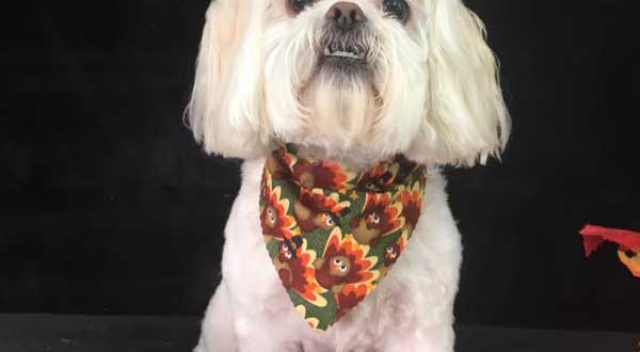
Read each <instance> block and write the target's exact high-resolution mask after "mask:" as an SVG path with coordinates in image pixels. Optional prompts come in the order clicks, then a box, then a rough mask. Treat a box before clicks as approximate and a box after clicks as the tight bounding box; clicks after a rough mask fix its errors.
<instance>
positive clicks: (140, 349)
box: [0, 315, 640, 352]
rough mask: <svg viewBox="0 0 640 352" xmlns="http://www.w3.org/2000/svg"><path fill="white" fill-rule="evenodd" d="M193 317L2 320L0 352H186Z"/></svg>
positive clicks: (552, 333)
mask: <svg viewBox="0 0 640 352" xmlns="http://www.w3.org/2000/svg"><path fill="white" fill-rule="evenodd" d="M456 333H457V340H456V341H457V342H456V351H457V352H503V351H504V352H533V351H536V352H540V351H545V352H556V351H557V352H569V351H580V352H612V351H615V352H637V351H638V349H639V346H638V342H639V341H640V333H639V334H630V333H615V332H594V331H592V332H586V331H582V332H580V331H559V330H527V329H504V328H479V327H472V326H459V327H457V328H456ZM198 334H199V320H198V319H197V318H195V317H161V316H145V317H139V316H122V317H104V316H62V315H57V316H55V315H54V316H52V315H0V352H34V351H48V352H63V351H64V352H102V351H104V352H107V351H108V352H112V351H119V352H156V351H157V352H174V351H175V352H179V351H180V352H186V351H190V350H191V349H193V347H195V345H196V344H197V341H198Z"/></svg>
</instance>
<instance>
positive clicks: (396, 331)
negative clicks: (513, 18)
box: [187, 0, 510, 352]
mask: <svg viewBox="0 0 640 352" xmlns="http://www.w3.org/2000/svg"><path fill="white" fill-rule="evenodd" d="M187 114H188V118H189V122H190V126H191V128H192V129H193V132H194V135H195V137H196V139H197V140H198V141H200V142H201V143H202V144H203V146H204V148H205V150H206V151H207V152H210V153H216V154H220V155H223V156H226V157H236V158H242V159H244V160H245V162H244V165H243V168H242V187H241V189H240V193H239V195H238V197H237V199H236V201H235V203H234V206H233V209H232V211H231V215H230V218H229V220H228V223H227V226H226V229H225V239H226V242H225V246H224V252H223V260H222V277H223V279H222V283H221V284H220V286H219V287H218V289H217V291H216V293H215V295H214V296H213V298H212V299H211V301H210V303H209V307H208V309H207V312H206V316H205V318H204V321H203V324H202V335H201V338H200V341H199V344H198V346H197V347H196V351H197V352H233V351H242V352H271V351H278V352H281V351H323V352H324V351H337V352H351V351H353V352H356V351H363V352H364V351H371V352H399V351H401V352H411V351H452V350H453V346H454V332H453V329H452V324H453V320H454V318H453V304H454V299H455V295H456V292H457V287H458V276H459V268H460V263H461V257H462V247H461V241H460V235H459V232H458V230H457V228H456V224H455V221H454V219H453V218H452V215H451V212H450V210H449V207H448V204H447V196H446V193H445V180H444V179H443V177H442V176H440V175H439V173H438V166H441V165H447V164H449V165H462V166H471V165H474V164H476V163H477V162H484V160H485V159H486V157H488V156H494V157H497V156H499V153H500V152H501V151H502V150H503V148H504V146H505V144H506V141H507V139H508V135H509V130H510V119H509V116H508V113H507V110H506V107H505V104H504V101H503V98H502V93H501V90H500V86H499V82H498V79H497V65H496V60H495V57H494V55H493V53H492V51H491V50H490V49H489V48H488V46H487V44H486V43H485V40H484V27H483V24H482V22H481V21H480V20H479V19H478V18H477V17H476V15H475V14H473V13H472V12H471V11H470V10H469V9H468V8H466V7H465V6H464V5H463V4H462V2H461V0H343V1H340V0H215V1H213V3H212V4H211V5H210V7H209V10H208V12H207V23H206V26H205V28H204V33H203V37H202V43H201V48H200V54H199V58H198V62H197V72H196V78H195V84H194V89H193V96H192V100H191V102H190V104H189V107H188V110H187ZM284 144H286V145H289V146H293V148H295V150H296V153H295V155H294V156H293V157H294V158H295V157H300V158H301V160H305V159H304V158H309V159H308V160H312V162H313V160H315V162H321V163H322V162H335V163H339V164H340V165H343V166H344V167H345V168H347V169H349V170H352V171H354V172H356V173H357V172H361V171H365V170H369V169H370V168H372V167H375V166H376V165H379V164H380V163H381V162H385V161H389V160H393V158H394V156H396V155H402V156H404V157H406V159H408V160H411V161H414V162H416V163H418V164H420V165H426V166H428V170H429V171H428V175H427V177H426V185H423V187H422V188H421V193H420V194H421V195H423V198H422V206H421V211H419V212H418V214H419V218H418V219H417V224H415V229H413V235H412V236H411V235H410V234H409V236H411V241H410V242H409V243H408V244H407V245H406V248H405V249H404V250H403V254H402V257H400V258H399V259H398V261H397V265H395V266H394V268H393V270H390V271H388V273H385V274H387V275H386V277H385V278H384V280H380V282H379V284H378V285H377V288H376V289H375V290H374V291H373V290H372V292H371V294H369V295H368V296H366V298H364V299H362V300H361V302H360V303H359V304H357V306H355V307H353V309H351V310H350V311H349V312H348V313H347V314H345V315H344V316H343V317H342V319H340V321H338V322H335V324H333V323H331V324H329V325H332V327H331V328H330V329H329V328H328V326H327V329H326V330H327V331H326V332H317V331H314V329H312V328H310V327H309V326H310V325H311V326H312V327H313V326H314V325H315V326H316V327H317V326H318V321H317V320H314V319H311V318H308V319H306V321H305V319H303V317H305V314H306V313H305V312H304V311H302V312H301V309H300V307H297V306H296V307H294V304H292V302H291V300H290V295H288V294H287V291H286V290H285V289H284V288H283V287H282V286H283V283H284V282H285V281H284V280H285V279H283V277H282V276H280V277H279V275H278V274H279V272H278V271H276V270H274V263H278V260H277V258H275V259H274V258H272V257H270V256H269V253H268V252H267V250H266V249H265V241H264V238H263V237H265V236H264V235H266V234H265V233H264V224H262V225H263V226H262V227H261V219H262V218H261V217H262V216H264V211H265V210H264V206H261V205H260V204H261V203H260V199H261V197H264V191H263V190H262V188H263V187H265V185H264V182H265V181H264V176H263V173H264V172H265V171H264V170H265V164H266V163H267V161H266V160H267V159H266V158H268V157H269V155H270V154H271V152H272V151H273V150H277V149H278V146H281V145H284ZM281 166H282V165H280V166H278V167H281ZM267 169H268V167H267ZM271 171H274V170H273V169H272V170H271ZM261 182H262V184H261ZM294 182H298V183H300V182H302V183H305V182H306V181H300V179H298V180H296V181H294ZM401 187H404V186H401ZM402 189H404V188H402ZM354 199H355V198H354ZM327 219H329V218H327ZM369 220H370V219H367V221H369ZM373 220H376V219H375V218H373ZM327 221H329V222H330V220H327ZM363 221H364V220H363ZM404 224H405V225H406V224H409V222H408V220H407V221H405V222H404ZM331 225H333V223H331ZM300 226H302V225H300ZM352 226H353V225H352ZM354 231H355V230H354ZM403 231H404V230H403ZM294 232H295V231H294ZM332 234H333V233H332ZM398 236H400V235H398ZM402 236H404V232H403V235H402ZM269 238H271V237H269ZM349 238H350V237H349ZM407 238H408V237H407ZM305 241H306V240H305ZM293 242H295V241H292V240H291V238H289V241H288V242H287V241H284V240H283V239H281V242H277V243H280V244H281V245H282V244H284V243H286V244H288V245H289V247H294V249H295V248H298V249H300V248H301V246H302V249H304V248H307V247H306V246H308V243H306V242H303V241H301V240H300V241H297V243H295V246H294V244H293ZM367 243H368V242H367ZM403 243H406V242H403ZM367 248H368V247H367ZM279 249H280V247H279ZM286 249H287V247H286V246H285V250H286ZM285 254H287V255H288V258H291V252H286V251H285ZM294 255H295V253H294ZM313 255H315V256H317V257H318V258H320V257H322V255H323V254H322V253H317V252H316V253H314V254H313ZM320 259H322V258H320ZM316 262H317V259H316ZM320 263H322V262H320ZM336 263H338V264H340V263H339V261H336ZM280 264H281V266H283V265H284V264H283V263H281V262H280ZM334 264H335V263H334ZM371 264H375V261H371ZM380 265H381V264H380ZM315 267H316V268H319V267H320V266H318V264H317V263H316V265H315ZM332 268H333V267H332ZM342 268H343V269H344V265H343V266H342ZM338 269H339V267H338ZM318 270H320V269H318ZM332 270H333V269H332ZM312 271H313V270H312ZM381 271H382V269H380V270H378V271H376V275H378V276H380V277H383V276H384V275H382V273H381ZM375 283H377V281H376V282H375ZM368 285H370V286H367V287H369V288H371V287H373V286H371V283H369V284H368ZM342 288H344V285H341V286H339V289H342ZM319 289H322V288H321V287H320V288H319ZM339 289H338V290H336V289H335V287H332V288H331V290H329V289H327V290H324V291H318V292H321V293H322V292H324V293H323V294H325V296H323V297H329V298H330V297H332V296H331V295H333V294H334V293H336V292H339ZM336 294H337V293H336ZM318 297H319V296H316V298H318ZM292 299H293V298H292ZM320 300H322V301H323V302H322V303H318V306H322V305H323V304H324V305H325V306H326V302H325V301H326V299H324V298H320ZM300 313H302V314H303V315H302V316H301V315H300ZM307 313H308V312H307Z"/></svg>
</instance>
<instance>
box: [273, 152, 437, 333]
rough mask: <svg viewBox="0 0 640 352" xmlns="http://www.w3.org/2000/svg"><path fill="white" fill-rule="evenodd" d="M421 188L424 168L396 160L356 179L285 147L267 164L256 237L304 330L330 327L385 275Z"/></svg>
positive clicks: (418, 204) (407, 231) (409, 228)
mask: <svg viewBox="0 0 640 352" xmlns="http://www.w3.org/2000/svg"><path fill="white" fill-rule="evenodd" d="M425 182H426V170H425V167H424V166H421V165H418V164H416V163H413V162H411V161H408V160H407V159H405V158H404V157H402V156H397V157H395V159H394V160H393V161H388V162H382V163H380V164H378V165H377V166H375V167H373V168H372V169H370V170H368V171H366V172H361V173H355V172H350V171H349V170H346V169H345V168H344V167H343V166H342V165H341V164H339V163H334V162H328V161H325V160H315V159H310V158H301V157H297V156H296V155H295V151H294V149H293V147H290V146H283V147H281V148H280V149H278V150H276V151H275V152H273V154H272V155H271V156H270V157H269V158H268V159H267V161H266V165H265V168H264V172H263V177H262V189H261V197H260V223H261V226H262V233H263V238H264V241H265V243H266V246H267V251H268V253H269V256H270V257H271V260H272V262H273V265H274V267H275V269H276V271H277V272H278V276H279V277H280V280H281V281H282V285H283V286H284V288H285V289H286V292H287V294H288V295H289V298H290V299H291V302H292V303H293V305H294V307H295V309H296V310H297V311H298V312H299V313H300V314H301V315H302V316H303V317H304V319H305V320H306V321H307V323H308V325H309V326H310V327H311V328H313V329H315V330H319V331H325V330H327V329H328V328H330V327H331V326H332V325H333V324H334V323H335V322H337V321H338V320H339V319H340V318H342V317H343V316H344V315H345V314H346V313H347V312H349V310H351V309H352V308H353V307H355V306H356V305H357V304H358V303H360V302H361V301H362V300H363V299H364V298H365V297H367V295H369V294H370V293H371V292H372V291H373V290H374V289H375V287H376V285H377V284H378V283H379V282H380V280H381V279H383V278H384V277H385V276H386V275H387V273H388V272H389V270H390V269H391V267H392V266H393V264H394V263H395V262H396V261H397V260H398V258H399V256H400V254H401V253H402V251H403V250H404V249H405V247H406V245H407V242H408V241H409V239H410V238H411V234H412V232H413V230H414V229H415V226H416V223H417V222H418V217H419V216H420V210H421V209H422V201H423V200H422V197H423V194H424V186H425Z"/></svg>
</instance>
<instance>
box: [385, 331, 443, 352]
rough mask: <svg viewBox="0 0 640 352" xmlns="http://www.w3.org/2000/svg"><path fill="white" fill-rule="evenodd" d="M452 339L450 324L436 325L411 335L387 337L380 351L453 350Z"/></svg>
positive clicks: (429, 351)
mask: <svg viewBox="0 0 640 352" xmlns="http://www.w3.org/2000/svg"><path fill="white" fill-rule="evenodd" d="M454 340H455V334H454V331H453V328H452V327H451V326H436V327H433V328H424V329H422V330H421V331H419V332H416V333H413V334H411V335H405V336H394V337H389V338H387V341H386V344H385V347H384V349H382V350H381V351H380V352H398V351H402V352H453V345H454Z"/></svg>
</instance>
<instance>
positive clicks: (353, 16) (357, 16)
mask: <svg viewBox="0 0 640 352" xmlns="http://www.w3.org/2000/svg"><path fill="white" fill-rule="evenodd" d="M325 17H326V18H327V19H328V20H333V21H334V22H335V24H336V26H338V28H340V29H345V30H346V29H351V28H352V27H353V26H354V25H355V24H357V23H362V22H364V21H366V20H367V17H365V15H364V13H363V12H362V9H361V8H360V6H358V4H356V3H353V2H351V1H339V2H336V3H335V4H333V6H331V8H330V9H329V11H327V14H326V15H325Z"/></svg>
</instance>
